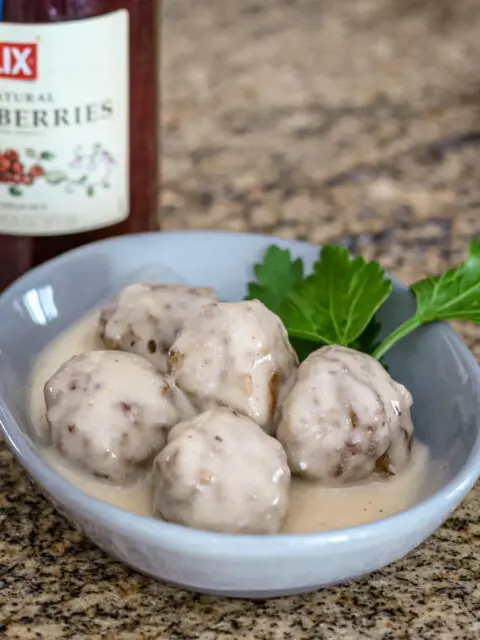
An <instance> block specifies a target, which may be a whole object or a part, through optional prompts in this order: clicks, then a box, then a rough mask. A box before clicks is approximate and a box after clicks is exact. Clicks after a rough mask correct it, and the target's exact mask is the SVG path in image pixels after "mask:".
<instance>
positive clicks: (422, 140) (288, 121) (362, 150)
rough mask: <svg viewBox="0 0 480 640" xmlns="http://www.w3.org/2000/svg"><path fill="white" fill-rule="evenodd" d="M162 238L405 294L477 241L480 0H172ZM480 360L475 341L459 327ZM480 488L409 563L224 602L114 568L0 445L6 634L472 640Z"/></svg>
mask: <svg viewBox="0 0 480 640" xmlns="http://www.w3.org/2000/svg"><path fill="white" fill-rule="evenodd" d="M164 7H165V19H164V61H163V70H162V74H163V86H164V111H163V126H164V144H163V178H164V192H163V203H162V208H161V220H162V222H163V226H164V227H165V228H167V229H174V228H197V229H205V228H222V229H230V230H236V231H243V230H253V231H259V232H260V231H265V232H272V233H275V234H279V235H281V236H284V237H297V238H307V239H309V240H313V241H336V240H339V239H342V240H344V241H347V242H348V244H349V246H350V247H351V249H352V250H354V251H357V252H362V253H363V254H364V255H366V256H369V257H371V256H375V257H377V258H379V259H380V260H381V261H382V263H383V264H384V265H385V266H386V267H387V268H388V269H389V270H390V271H392V272H393V273H395V274H397V275H398V276H400V277H401V278H403V279H404V280H405V281H411V280H413V279H416V278H418V277H420V276H421V275H423V274H427V273H432V272H435V271H439V270H440V269H444V268H446V267H447V266H449V265H453V264H456V263H457V262H459V261H460V260H461V259H462V258H463V257H464V255H465V252H466V250H467V245H468V241H469V239H470V238H471V237H473V236H477V237H479V236H480V170H479V167H480V81H479V74H478V61H479V60H480V39H479V37H478V34H479V32H480V0H462V2H458V3H453V2H451V1H450V0H337V1H336V2H327V0H325V1H322V0H245V1H244V2H237V1H236V0H210V1H209V2H195V1H194V0H164ZM459 328H460V331H461V332H462V334H463V335H464V337H465V339H466V340H467V342H468V344H469V345H470V346H471V347H472V349H473V350H474V352H475V353H476V354H477V356H480V333H479V331H478V330H474V329H472V328H467V327H464V326H462V327H459ZM479 521H480V486H478V485H477V488H476V489H475V490H474V491H472V492H471V493H470V495H469V496H468V498H467V499H466V500H465V502H464V504H463V505H462V506H461V507H460V508H459V509H458V510H457V511H456V513H455V514H454V515H453V517H451V518H450V519H449V520H448V522H447V523H446V524H445V525H444V526H443V527H442V528H441V529H440V530H439V531H438V532H437V533H436V534H435V535H433V536H432V537H431V538H430V539H429V540H427V541H426V542H425V543H424V544H423V545H421V547H420V548H418V549H417V550H416V551H414V552H413V553H411V554H410V555H409V556H408V557H407V558H405V559H404V560H403V561H401V562H398V563H396V564H395V565H393V566H390V567H388V568H386V569H384V570H382V571H379V572H377V573H375V574H374V575H372V576H369V577H365V578H363V579H359V580H356V581H354V582H351V583H350V584H347V585H344V586H339V587H335V588H332V589H329V590H325V591H319V592H317V593H314V594H310V595H306V596H298V597H290V598H283V599H278V600H272V601H264V602H248V601H231V600H227V599H220V598H214V597H208V596H199V595H194V594H190V593H187V592H184V591H180V590H176V589H173V588H169V587H165V586H163V585H161V584H159V583H156V582H153V581H152V580H150V579H148V578H145V577H143V576H140V575H137V574H135V573H134V572H132V571H131V570H129V569H127V568H125V567H123V566H122V565H120V564H118V563H116V562H115V561H113V560H110V559H109V558H108V557H106V556H105V555H104V554H103V553H102V552H100V551H98V550H97V549H96V548H94V547H93V546H92V545H91V544H90V543H89V542H88V541H87V540H85V539H84V538H83V537H82V536H81V535H80V534H78V533H76V532H75V531H74V530H73V529H72V528H71V527H70V526H69V525H68V524H66V523H65V521H64V520H63V519H62V518H61V517H60V516H58V515H57V514H56V513H55V511H54V510H53V509H52V508H51V507H50V506H49V504H48V503H47V502H46V501H45V500H44V499H43V498H42V497H41V496H40V494H39V493H38V492H37V491H36V490H35V489H34V488H32V486H31V484H30V483H29V481H28V480H27V478H26V476H25V474H24V473H23V472H22V470H21V469H20V467H19V466H18V465H17V464H16V463H15V462H13V460H12V456H11V455H10V454H9V453H8V452H7V450H6V448H5V446H4V445H0V565H1V566H0V571H1V573H0V637H6V638H21V639H29V638H49V639H53V638H76V639H82V638H104V637H106V638H114V639H120V638H132V639H133V638H161V639H165V640H167V639H174V638H178V639H181V640H193V639H201V640H227V639H230V638H236V637H240V638H245V639H246V640H254V639H258V640H276V639H289V638H290V639H292V640H293V639H295V640H307V639H308V640H322V639H326V640H331V639H336V638H341V639H345V640H347V639H348V640H356V639H372V640H380V639H382V640H391V639H398V640H404V639H405V640H408V639H412V640H473V639H476V638H478V637H480V616H479V612H480V525H479Z"/></svg>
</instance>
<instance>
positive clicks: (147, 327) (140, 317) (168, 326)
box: [99, 284, 217, 373]
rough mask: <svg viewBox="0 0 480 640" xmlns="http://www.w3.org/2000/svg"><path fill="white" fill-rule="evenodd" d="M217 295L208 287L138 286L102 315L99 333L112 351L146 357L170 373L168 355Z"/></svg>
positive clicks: (125, 293) (131, 286) (126, 289)
mask: <svg viewBox="0 0 480 640" xmlns="http://www.w3.org/2000/svg"><path fill="white" fill-rule="evenodd" d="M216 300H217V295H216V293H215V292H214V290H213V289H209V288H207V287H189V286H187V285H162V284H134V285H130V286H128V287H126V288H125V289H124V290H123V291H122V292H121V293H120V295H119V296H118V298H117V300H116V302H115V303H114V304H112V305H110V306H109V307H107V308H105V309H104V310H103V311H102V313H101V315H100V325H99V333H100V337H101V339H102V340H103V342H104V344H105V346H106V347H107V348H108V349H119V350H121V351H129V352H131V353H137V354H139V355H141V356H144V357H145V358H147V359H148V360H150V362H151V363H152V364H154V365H155V366H156V367H157V368H158V370H159V371H161V372H162V373H165V372H166V370H167V352H168V350H169V348H170V347H171V346H172V344H173V342H174V340H175V338H176V337H177V334H178V332H179V331H180V329H181V328H182V327H183V324H184V322H185V320H186V319H187V318H190V317H191V316H193V315H195V314H196V313H197V311H198V310H199V309H201V308H202V307H203V306H204V305H205V304H208V303H211V302H216Z"/></svg>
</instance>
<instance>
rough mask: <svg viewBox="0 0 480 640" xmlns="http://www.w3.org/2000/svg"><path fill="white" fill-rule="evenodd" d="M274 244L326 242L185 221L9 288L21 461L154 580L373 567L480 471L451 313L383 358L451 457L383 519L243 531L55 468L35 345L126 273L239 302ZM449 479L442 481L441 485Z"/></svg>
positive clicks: (428, 434)
mask: <svg viewBox="0 0 480 640" xmlns="http://www.w3.org/2000/svg"><path fill="white" fill-rule="evenodd" d="M271 243H276V244H279V245H281V246H283V247H288V248H289V249H291V250H292V252H293V254H294V255H296V256H301V257H303V258H304V260H305V263H306V266H307V268H310V266H311V264H312V263H313V262H314V261H315V259H316V258H317V256H318V247H316V246H313V245H309V244H304V243H300V242H286V241H282V240H278V239H275V238H271V237H265V236H255V235H237V234H230V233H221V232H218V233H217V232H204V233H203V232H178V233H167V234H149V235H139V236H131V237H124V238H117V239H113V240H109V241H106V242H101V243H96V244H93V245H90V246H87V247H84V248H81V249H79V250H76V251H74V252H71V253H69V254H66V255H64V256H61V257H60V258H57V259H56V260H53V261H51V262H49V263H47V264H45V265H43V266H42V267H40V268H38V269H35V270H34V271H32V272H30V273H29V274H27V275H26V276H24V277H23V278H21V279H20V280H19V281H17V282H16V283H15V284H14V285H13V286H12V287H11V288H10V289H9V290H8V291H7V292H5V293H4V294H3V295H2V296H1V297H0V327H1V331H0V333H1V335H0V423H1V426H2V428H3V431H4V435H5V437H6V440H7V443H8V444H9V446H10V447H11V449H12V451H13V452H14V454H15V456H16V457H17V459H18V461H19V462H20V464H22V465H23V466H24V467H25V469H26V470H27V471H28V473H29V474H30V475H31V477H32V478H34V480H35V481H36V482H37V483H38V485H39V487H40V488H41V489H42V490H43V492H44V493H45V495H46V496H47V497H48V498H49V499H50V500H51V501H52V503H53V504H54V505H55V506H56V507H57V508H58V510H59V511H60V512H61V513H63V514H64V515H65V517H66V518H68V519H69V520H70V521H71V522H72V523H73V524H74V525H75V526H77V527H78V528H80V529H81V530H82V531H84V532H85V534H86V535H87V536H88V537H89V538H91V539H92V540H93V541H94V542H95V543H96V544H97V545H98V546H99V547H101V548H102V549H103V550H104V551H106V552H107V553H109V554H111V555H112V556H115V557H116V558H118V559H119V560H121V561H122V562H125V563H126V564H128V565H131V566H132V567H134V568H135V569H137V570H139V571H141V572H143V573H146V574H149V575H151V576H153V577H155V578H158V579H159V580H163V581H166V582H169V583H174V584H177V585H182V586H185V587H188V588H191V589H194V590H198V591H205V592H210V593H218V594H226V595H230V596H247V597H268V596H279V595H283V594H291V593H297V592H302V591H308V590H313V589H316V588H318V587H321V586H326V585H331V584H333V583H337V582H341V581H344V580H347V579H349V578H354V577H356V576H360V575H362V574H365V573H369V572H371V571H375V570H376V569H379V568H380V567H383V566H384V565H386V564H389V563H391V562H394V561H395V560H398V559H399V558H401V557H402V556H404V555H405V554H406V553H408V552H409V551H410V550H411V549H413V548H414V547H416V546H417V545H418V544H420V543H421V542H422V541H423V540H424V539H425V538H426V537H427V536H429V535H430V534H431V533H432V532H433V531H434V530H435V529H436V528H437V527H438V526H439V525H440V524H441V523H442V522H443V521H444V520H445V519H446V518H447V517H448V516H449V514H450V513H451V512H452V511H453V509H455V507H456V506H457V505H458V504H459V503H460V501H461V500H462V499H463V497H464V496H465V494H466V493H467V492H468V491H469V490H470V489H471V487H472V486H473V484H474V483H475V481H476V479H477V478H478V476H479V473H480V393H479V391H480V373H479V367H478V365H477V363H476V361H475V359H474V358H473V356H472V355H471V354H470V352H469V351H468V349H467V348H466V347H465V346H464V344H463V343H462V341H461V340H460V338H459V337H458V336H457V335H456V334H455V333H454V332H453V331H452V330H451V329H450V328H449V327H448V326H446V325H435V326H429V327H427V328H424V329H423V330H420V331H417V332H416V333H415V334H414V335H412V336H410V337H409V338H408V339H406V340H405V341H404V342H402V344H401V346H399V347H396V348H395V349H394V350H392V352H391V354H390V357H389V359H388V363H389V366H390V368H391V372H392V374H393V376H394V377H395V378H397V379H398V380H400V381H401V382H403V383H404V384H406V385H407V386H408V388H409V389H410V390H411V391H412V392H413V395H414V399H415V404H414V411H413V417H414V422H415V426H416V434H417V437H418V438H419V439H420V440H422V441H423V442H426V443H427V444H428V445H429V447H430V450H431V453H432V455H433V456H434V457H435V458H437V459H439V460H441V461H442V463H443V465H444V466H445V468H446V471H445V474H444V476H443V478H442V480H441V481H438V480H437V481H436V486H435V482H432V483H427V484H430V485H431V487H430V488H429V491H430V492H429V493H427V494H426V495H425V496H424V497H423V499H421V500H420V501H419V502H418V503H417V504H416V505H415V506H413V507H412V508H410V509H407V510H406V511H403V512H402V513H399V514H397V515H395V516H392V517H389V518H386V519H384V520H381V521H378V522H375V523H372V524H367V525H362V526H358V527H352V528H349V529H342V530H338V531H332V532H328V533H313V534H302V535H274V536H251V535H250V536H244V535H227V534H216V533H209V532H205V531H196V530H193V529H187V528H184V527H180V526H176V525H172V524H168V523H164V522H160V521H156V520H154V519H151V518H146V517H142V516H137V515H133V514H131V513H127V512H125V511H122V510H120V509H118V508H116V507H113V506H110V505H108V504H106V503H104V502H101V501H98V500H96V499H94V498H91V497H89V496H87V495H86V494H84V493H83V492H82V491H80V490H79V489H77V488H76V487H74V486H72V485H71V484H69V483H68V482H67V481H66V480H64V479H62V478H61V477H60V476H59V475H57V474H56V473H55V472H54V471H53V470H52V469H51V468H50V467H49V466H48V464H47V463H46V462H44V460H43V459H42V457H41V456H40V454H39V451H38V448H37V446H36V444H35V442H34V440H33V439H32V437H31V434H32V427H31V423H30V419H29V414H28V402H27V384H28V380H29V374H30V371H31V367H32V364H33V362H34V360H35V358H36V357H37V355H38V354H39V353H40V352H41V351H42V350H43V349H44V348H45V347H46V345H47V344H48V343H49V342H50V341H52V340H53V339H54V338H55V337H56V336H57V335H58V334H59V333H61V332H63V331H64V330H65V329H67V328H68V327H69V326H70V325H71V324H72V323H74V322H75V321H76V320H77V319H79V318H80V317H81V316H83V315H84V314H86V313H87V312H88V311H89V310H91V309H93V308H94V307H97V306H99V305H101V304H102V303H103V302H105V301H106V300H108V299H109V298H111V297H112V296H113V295H114V294H115V293H116V292H118V291H119V289H121V288H122V287H123V286H125V285H126V284H127V283H129V282H134V281H138V280H159V281H164V282H188V283H190V284H192V285H210V286H213V287H215V288H216V289H217V290H218V292H219V294H220V297H221V298H222V299H223V300H240V299H242V298H243V296H244V295H245V293H246V283H247V281H248V280H249V279H251V277H252V266H253V264H254V263H255V262H258V261H259V260H261V258H262V256H263V254H264V251H265V249H266V248H267V247H268V246H269V245H270V244H271ZM413 309H414V301H413V299H412V296H411V295H410V293H409V291H408V290H407V289H406V288H405V287H404V286H402V285H399V284H396V285H395V291H394V295H393V296H392V297H391V299H390V300H389V302H388V303H387V305H386V306H385V308H384V310H383V312H382V318H381V319H382V321H383V322H384V330H385V331H387V330H388V331H390V330H391V329H392V328H393V327H394V326H396V325H398V324H399V323H400V322H401V321H402V320H403V319H405V318H406V317H407V316H408V315H410V314H412V312H413ZM439 485H440V486H439Z"/></svg>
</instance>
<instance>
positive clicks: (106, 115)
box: [0, 0, 160, 290]
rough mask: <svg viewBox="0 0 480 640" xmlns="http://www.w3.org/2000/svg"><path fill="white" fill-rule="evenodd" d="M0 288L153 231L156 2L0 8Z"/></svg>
mask: <svg viewBox="0 0 480 640" xmlns="http://www.w3.org/2000/svg"><path fill="white" fill-rule="evenodd" d="M2 11H3V13H1V17H0V290H1V289H3V288H4V287H6V286H7V285H8V284H10V283H11V282H12V281H13V280H14V279H15V278H17V277H18V276H19V275H21V274H22V273H23V272H25V271H27V270H28V269H30V268H31V267H33V266H35V265H37V264H40V263H41V262H43V261H45V260H48V259H49V258H52V257H54V256H56V255H58V254H60V253H63V252H64V251H67V250H69V249H72V248H74V247H78V246H80V245H82V244H85V243H87V242H91V241H94V240H99V239H102V238H106V237H109V236H115V235H120V234H126V233H136V232H142V231H149V230H151V229H153V228H155V226H156V212H157V200H158V191H159V188H158V184H159V175H158V157H159V149H158V144H159V138H158V121H159V91H158V87H159V34H160V7H159V0H3V3H2V0H0V12H2Z"/></svg>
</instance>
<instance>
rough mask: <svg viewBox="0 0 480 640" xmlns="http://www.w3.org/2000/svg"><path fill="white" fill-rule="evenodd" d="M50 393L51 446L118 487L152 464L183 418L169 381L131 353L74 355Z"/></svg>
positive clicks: (53, 379) (51, 382) (47, 397)
mask: <svg viewBox="0 0 480 640" xmlns="http://www.w3.org/2000/svg"><path fill="white" fill-rule="evenodd" d="M44 393H45V402H46V406H47V414H46V416H47V420H48V424H49V432H50V440H51V444H52V445H53V446H54V447H55V448H56V449H57V450H58V451H60V453H62V454H63V455H64V456H65V457H66V458H68V460H70V461H71V462H73V463H75V465H77V466H79V467H82V468H84V469H85V470H87V471H89V472H90V473H92V474H94V475H95V476H98V477H101V478H105V479H108V480H112V481H114V482H117V483H122V482H123V481H128V480H130V479H132V478H134V477H135V476H136V475H137V474H138V472H139V471H140V470H142V469H143V468H144V467H145V465H147V464H148V463H151V461H152V459H153V457H154V456H155V455H156V454H157V453H158V452H159V451H160V450H161V449H162V447H163V446H164V445H165V442H166V437H167V430H168V428H169V427H171V426H172V425H174V424H176V423H177V422H179V421H180V419H181V417H182V416H181V415H180V411H179V409H178V408H177V406H176V405H175V402H174V391H173V390H172V389H171V387H170V386H169V384H168V383H167V382H166V380H165V379H164V378H163V376H162V375H161V374H160V373H158V371H156V369H155V368H154V367H153V365H151V364H150V363H149V362H148V361H147V360H145V359H144V358H142V357H140V356H136V355H133V354H130V353H122V352H116V351H91V352H88V353H84V354H82V355H78V356H74V357H73V358H71V359H70V360H68V362H66V363H65V364H64V365H62V366H61V367H60V369H59V370H58V371H57V372H56V373H55V374H54V375H53V376H52V377H51V378H50V380H48V382H47V383H46V385H45V392H44Z"/></svg>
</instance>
